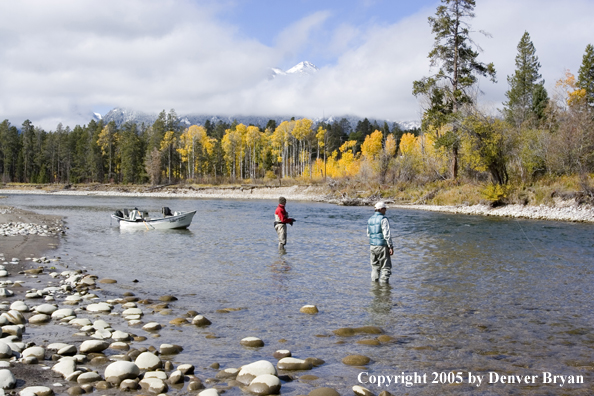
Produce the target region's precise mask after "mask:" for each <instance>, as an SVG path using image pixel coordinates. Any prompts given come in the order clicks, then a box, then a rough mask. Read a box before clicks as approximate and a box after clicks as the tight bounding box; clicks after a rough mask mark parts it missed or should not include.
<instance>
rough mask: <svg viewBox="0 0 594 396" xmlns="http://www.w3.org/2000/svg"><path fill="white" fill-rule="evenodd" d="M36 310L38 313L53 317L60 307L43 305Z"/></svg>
mask: <svg viewBox="0 0 594 396" xmlns="http://www.w3.org/2000/svg"><path fill="white" fill-rule="evenodd" d="M34 309H35V312H37V313H40V314H46V315H51V314H53V313H54V312H56V311H57V310H58V307H57V306H56V305H54V304H41V305H38V306H36V307H35V308H34Z"/></svg>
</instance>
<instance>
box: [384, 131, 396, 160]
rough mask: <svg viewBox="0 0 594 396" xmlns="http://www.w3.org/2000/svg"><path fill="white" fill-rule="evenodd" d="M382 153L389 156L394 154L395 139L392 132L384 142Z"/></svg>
mask: <svg viewBox="0 0 594 396" xmlns="http://www.w3.org/2000/svg"><path fill="white" fill-rule="evenodd" d="M384 153H385V154H386V155H387V156H389V157H393V156H395V155H396V139H394V135H392V134H390V135H388V137H387V138H386V143H385V144H384Z"/></svg>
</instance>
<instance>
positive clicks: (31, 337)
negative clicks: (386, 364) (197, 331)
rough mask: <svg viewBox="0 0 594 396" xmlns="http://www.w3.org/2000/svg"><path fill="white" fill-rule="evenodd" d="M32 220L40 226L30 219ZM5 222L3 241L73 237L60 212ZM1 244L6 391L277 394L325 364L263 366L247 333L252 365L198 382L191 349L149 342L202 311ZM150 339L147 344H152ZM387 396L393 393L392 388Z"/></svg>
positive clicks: (327, 392) (1, 353) (216, 371)
mask: <svg viewBox="0 0 594 396" xmlns="http://www.w3.org/2000/svg"><path fill="white" fill-rule="evenodd" d="M17 214H18V217H19V218H22V219H23V220H26V223H24V224H26V226H22V224H20V223H17V222H11V221H8V222H7V219H14V217H15V216H17ZM32 219H36V220H37V221H38V222H36V223H32V222H31V220H32ZM48 223H52V224H53V227H49V226H48V225H47V224H48ZM0 224H2V228H3V229H5V230H6V234H7V235H8V236H6V237H0V238H2V239H0V241H2V242H4V241H5V240H7V239H11V238H23V237H24V236H25V235H23V234H24V233H26V232H31V235H33V236H35V237H37V238H41V239H50V240H52V241H53V240H54V238H57V237H59V235H62V234H64V232H65V227H63V225H62V226H60V224H59V223H58V222H56V219H55V218H54V217H53V216H43V215H39V214H35V213H31V212H27V211H23V210H20V209H15V208H8V207H4V208H2V209H1V210H0ZM24 230H28V231H24ZM44 242H47V241H44ZM49 245H50V244H47V243H46V244H45V245H44V244H37V245H29V246H28V247H27V251H31V252H33V251H35V252H37V253H38V252H41V251H43V250H45V249H47V246H49ZM1 246H2V247H3V249H4V251H2V252H0V262H1V263H2V264H1V265H0V296H2V298H1V299H0V312H2V313H1V314H0V327H1V334H2V337H1V338H0V393H2V392H4V393H7V394H17V393H18V394H19V395H21V396H33V395H36V396H51V395H56V394H57V395H59V394H68V395H80V394H85V393H97V392H101V394H119V393H121V392H147V393H149V394H164V393H167V394H198V395H200V396H217V395H219V394H220V393H224V392H230V393H232V394H239V393H243V392H249V393H252V394H256V395H271V394H279V393H280V390H281V387H282V386H283V385H284V384H287V383H290V382H292V381H295V380H299V381H315V380H316V379H318V377H317V376H315V375H310V374H308V372H309V371H310V370H312V369H314V368H315V367H318V366H320V365H323V364H324V363H325V362H324V361H323V360H322V359H319V358H317V357H308V358H303V359H297V358H295V357H292V354H291V351H289V350H277V351H276V352H275V353H274V355H273V356H271V358H270V359H266V360H262V359H261V358H257V356H259V354H258V352H257V351H258V349H259V348H261V347H263V346H264V342H263V341H262V340H261V339H259V338H257V337H244V338H242V339H241V340H240V341H239V343H238V347H242V348H248V349H249V350H252V351H253V356H254V360H253V361H251V362H249V361H248V362H245V364H243V365H241V366H238V367H226V368H224V369H222V368H221V367H220V365H219V363H217V362H216V361H213V362H211V363H210V365H209V367H208V370H211V372H212V374H211V375H210V376H209V377H204V376H203V377H202V378H200V377H199V376H198V375H196V374H195V372H194V370H195V367H194V365H193V364H190V363H187V362H186V363H184V362H177V360H178V359H179V357H177V356H179V354H180V353H181V352H182V351H183V349H184V347H183V345H176V344H168V343H156V344H154V345H152V343H151V342H150V339H154V340H155V341H156V340H157V339H158V338H159V332H160V331H161V330H162V329H165V328H172V327H173V328H175V327H178V328H179V326H195V327H196V328H207V327H208V326H211V325H213V323H212V322H211V321H210V320H209V319H208V318H206V317H205V316H204V315H201V314H200V313H198V312H196V311H188V312H185V313H184V312H176V307H175V301H176V300H177V298H176V297H175V296H173V295H164V296H151V297H142V296H135V295H134V294H133V293H131V292H123V291H121V292H120V293H121V296H118V297H115V298H107V297H105V296H104V295H103V292H102V286H103V285H104V286H107V285H109V284H114V283H117V281H116V280H113V279H108V278H103V279H100V278H99V277H98V276H97V275H95V274H89V273H86V271H84V270H74V269H68V268H67V265H65V264H64V262H63V261H62V259H61V257H56V256H54V257H52V258H49V257H47V256H39V255H32V256H25V257H16V256H14V255H13V254H12V253H13V250H11V249H10V245H9V247H8V248H7V247H6V246H7V245H4V244H3V245H1ZM225 309H227V310H230V311H232V310H233V309H232V308H231V309H230V308H225ZM225 309H222V310H225ZM317 312H318V309H317V307H315V306H314V305H307V306H304V307H303V308H302V309H301V314H303V315H315V314H317ZM162 315H171V316H177V317H175V318H174V319H171V320H169V321H168V322H167V323H163V319H161V320H154V318H159V317H160V318H163V316H162ZM214 325H215V326H216V321H215V324H214ZM238 330H239V331H241V328H238ZM382 333H383V331H382V330H381V329H379V328H376V327H373V326H365V327H361V328H345V329H337V330H335V331H334V334H335V335H336V336H338V337H343V336H352V335H354V334H373V335H378V336H377V338H376V339H375V340H374V342H376V343H377V344H378V345H379V344H380V343H383V344H387V343H391V342H394V339H393V338H392V337H390V336H388V335H385V334H382ZM213 337H214V338H216V336H213ZM207 338H208V336H207ZM182 340H183V337H182ZM147 343H148V344H149V345H148V346H145V345H147ZM211 358H212V359H213V360H216V358H215V357H211ZM369 361H370V359H369V358H368V357H366V356H362V355H350V356H347V357H345V358H344V359H343V363H344V364H345V365H350V366H365V365H366V364H367V363H369ZM295 373H298V374H295ZM309 388H310V389H312V390H311V391H310V392H309V393H308V394H309V395H311V396H338V395H339V393H338V392H337V391H336V390H335V389H334V388H329V387H319V386H318V387H309ZM352 390H353V392H354V394H355V395H358V396H372V395H373V393H372V392H371V391H369V390H368V389H366V388H363V387H360V386H358V385H355V386H354V387H353V388H352ZM386 395H388V393H387V392H384V396H386Z"/></svg>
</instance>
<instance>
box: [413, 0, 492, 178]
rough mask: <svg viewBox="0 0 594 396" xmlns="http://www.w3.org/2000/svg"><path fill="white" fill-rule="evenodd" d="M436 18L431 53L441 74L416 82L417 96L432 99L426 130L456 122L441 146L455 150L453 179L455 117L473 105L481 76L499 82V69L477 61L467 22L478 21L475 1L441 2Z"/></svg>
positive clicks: (456, 145) (432, 23)
mask: <svg viewBox="0 0 594 396" xmlns="http://www.w3.org/2000/svg"><path fill="white" fill-rule="evenodd" d="M441 2H442V4H443V5H441V6H439V7H437V11H436V13H435V17H429V25H430V26H431V31H432V33H433V34H434V35H435V41H434V44H433V49H432V50H431V52H429V59H430V60H431V66H438V67H439V70H438V72H437V74H435V75H433V76H430V77H424V78H423V79H421V80H419V81H415V82H414V83H413V94H414V95H415V96H419V95H421V96H424V97H426V98H428V99H429V102H430V105H429V107H428V108H427V109H426V111H425V114H424V117H423V118H424V125H425V127H427V126H429V125H432V126H433V127H436V128H439V127H441V126H443V125H444V124H448V123H452V124H453V128H451V131H450V132H448V133H447V134H445V135H443V136H440V139H438V142H437V143H438V145H443V146H447V147H449V148H450V149H451V150H452V155H453V158H452V159H453V161H452V176H453V178H454V179H455V178H457V176H458V148H459V140H460V138H459V136H458V128H457V126H456V124H455V123H453V117H452V116H455V115H456V114H458V112H459V111H460V110H461V108H462V105H464V104H472V103H473V96H472V95H473V92H472V88H473V87H474V86H475V85H476V83H477V78H478V76H484V77H487V76H488V77H490V78H491V80H492V81H495V67H494V66H493V64H492V63H489V64H484V63H482V62H479V61H478V60H477V58H478V51H479V50H480V48H478V47H476V48H475V45H474V43H473V41H472V39H471V38H470V25H469V24H468V22H467V20H468V19H471V18H474V12H473V11H474V7H475V1H474V0H441Z"/></svg>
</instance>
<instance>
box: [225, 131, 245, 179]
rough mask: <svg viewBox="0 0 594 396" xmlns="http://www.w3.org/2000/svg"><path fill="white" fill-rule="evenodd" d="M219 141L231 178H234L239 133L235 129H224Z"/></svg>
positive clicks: (239, 147)
mask: <svg viewBox="0 0 594 396" xmlns="http://www.w3.org/2000/svg"><path fill="white" fill-rule="evenodd" d="M221 143H222V146H223V151H224V152H225V161H226V162H227V168H228V169H229V173H230V174H231V176H233V179H235V178H236V175H237V159H238V157H239V151H240V149H241V135H240V134H239V133H238V132H237V130H236V129H226V130H225V136H223V140H222V141H221Z"/></svg>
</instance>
